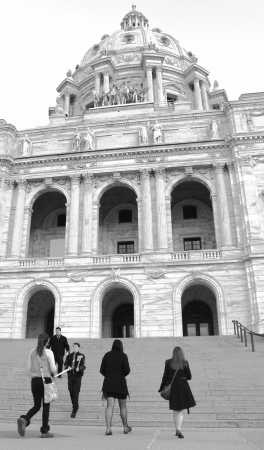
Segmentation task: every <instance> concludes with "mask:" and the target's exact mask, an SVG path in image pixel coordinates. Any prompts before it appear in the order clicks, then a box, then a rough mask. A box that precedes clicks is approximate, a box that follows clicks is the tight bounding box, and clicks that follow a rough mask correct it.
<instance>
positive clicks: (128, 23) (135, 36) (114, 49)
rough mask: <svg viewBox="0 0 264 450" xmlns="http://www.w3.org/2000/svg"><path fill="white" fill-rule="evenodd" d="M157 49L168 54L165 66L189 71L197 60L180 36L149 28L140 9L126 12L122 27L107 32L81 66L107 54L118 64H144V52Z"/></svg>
mask: <svg viewBox="0 0 264 450" xmlns="http://www.w3.org/2000/svg"><path fill="white" fill-rule="evenodd" d="M149 50H152V51H156V52H157V53H160V54H162V55H163V56H164V61H163V65H164V66H169V67H171V68H176V69H178V70H181V71H184V70H186V69H187V68H188V67H189V66H190V65H191V64H192V62H193V56H192V54H191V53H190V52H187V51H186V50H184V49H183V48H182V47H181V46H180V44H179V42H178V41H177V39H175V38H174V37H172V36H170V35H169V34H167V33H163V32H162V31H161V30H160V29H159V28H153V29H152V30H150V29H149V22H148V19H147V18H146V17H145V16H144V15H143V14H142V13H141V12H138V11H137V10H136V7H135V5H133V6H132V11H130V12H129V13H128V14H126V15H125V17H124V18H123V20H122V22H121V29H120V30H118V31H115V32H114V33H113V34H111V35H110V36H109V35H108V34H105V35H103V36H102V38H101V40H100V42H97V43H95V44H94V45H93V46H92V47H91V48H90V49H89V50H88V51H87V52H86V54H85V55H84V57H83V59H82V62H81V64H80V67H81V68H84V67H85V68H88V67H89V66H90V65H91V63H94V62H95V61H98V60H99V59H100V58H104V57H105V56H111V58H112V59H113V63H114V64H115V66H122V65H127V64H133V65H135V64H138V65H140V64H141V63H142V53H144V52H146V51H149Z"/></svg>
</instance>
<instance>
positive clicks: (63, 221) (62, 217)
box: [57, 214, 66, 227]
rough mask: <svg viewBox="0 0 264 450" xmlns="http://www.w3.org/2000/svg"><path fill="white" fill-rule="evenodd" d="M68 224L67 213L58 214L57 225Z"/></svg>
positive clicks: (63, 225)
mask: <svg viewBox="0 0 264 450" xmlns="http://www.w3.org/2000/svg"><path fill="white" fill-rule="evenodd" d="M65 226H66V214H58V216H57V227H65Z"/></svg>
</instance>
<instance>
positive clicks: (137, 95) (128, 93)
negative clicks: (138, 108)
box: [92, 81, 149, 108]
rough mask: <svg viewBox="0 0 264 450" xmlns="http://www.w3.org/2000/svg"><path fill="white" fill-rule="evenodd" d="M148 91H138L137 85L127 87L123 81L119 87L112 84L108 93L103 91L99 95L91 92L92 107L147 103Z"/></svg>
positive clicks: (146, 89)
mask: <svg viewBox="0 0 264 450" xmlns="http://www.w3.org/2000/svg"><path fill="white" fill-rule="evenodd" d="M148 90H149V88H142V89H140V90H139V89H138V87H137V85H135V86H132V85H130V86H129V85H128V84H127V83H126V81H123V83H122V85H121V86H119V87H118V86H117V85H116V84H115V83H114V84H113V86H112V88H111V89H110V91H109V92H105V91H103V92H102V94H101V95H99V94H98V92H96V91H92V94H93V98H94V107H95V108H99V107H101V106H113V105H126V104H127V103H145V102H146V101H147V92H148Z"/></svg>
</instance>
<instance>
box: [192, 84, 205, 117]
mask: <svg viewBox="0 0 264 450" xmlns="http://www.w3.org/2000/svg"><path fill="white" fill-rule="evenodd" d="M193 84H194V97H195V108H196V109H199V110H200V109H203V105H202V97H201V89H200V81H199V79H198V78H195V80H194V82H193Z"/></svg>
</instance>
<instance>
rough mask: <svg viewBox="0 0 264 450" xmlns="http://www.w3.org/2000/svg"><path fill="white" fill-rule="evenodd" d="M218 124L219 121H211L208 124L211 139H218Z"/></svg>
mask: <svg viewBox="0 0 264 450" xmlns="http://www.w3.org/2000/svg"><path fill="white" fill-rule="evenodd" d="M219 124H220V121H219V120H216V119H211V120H210V122H209V133H210V138H211V139H220V136H219V130H218V126H219Z"/></svg>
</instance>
